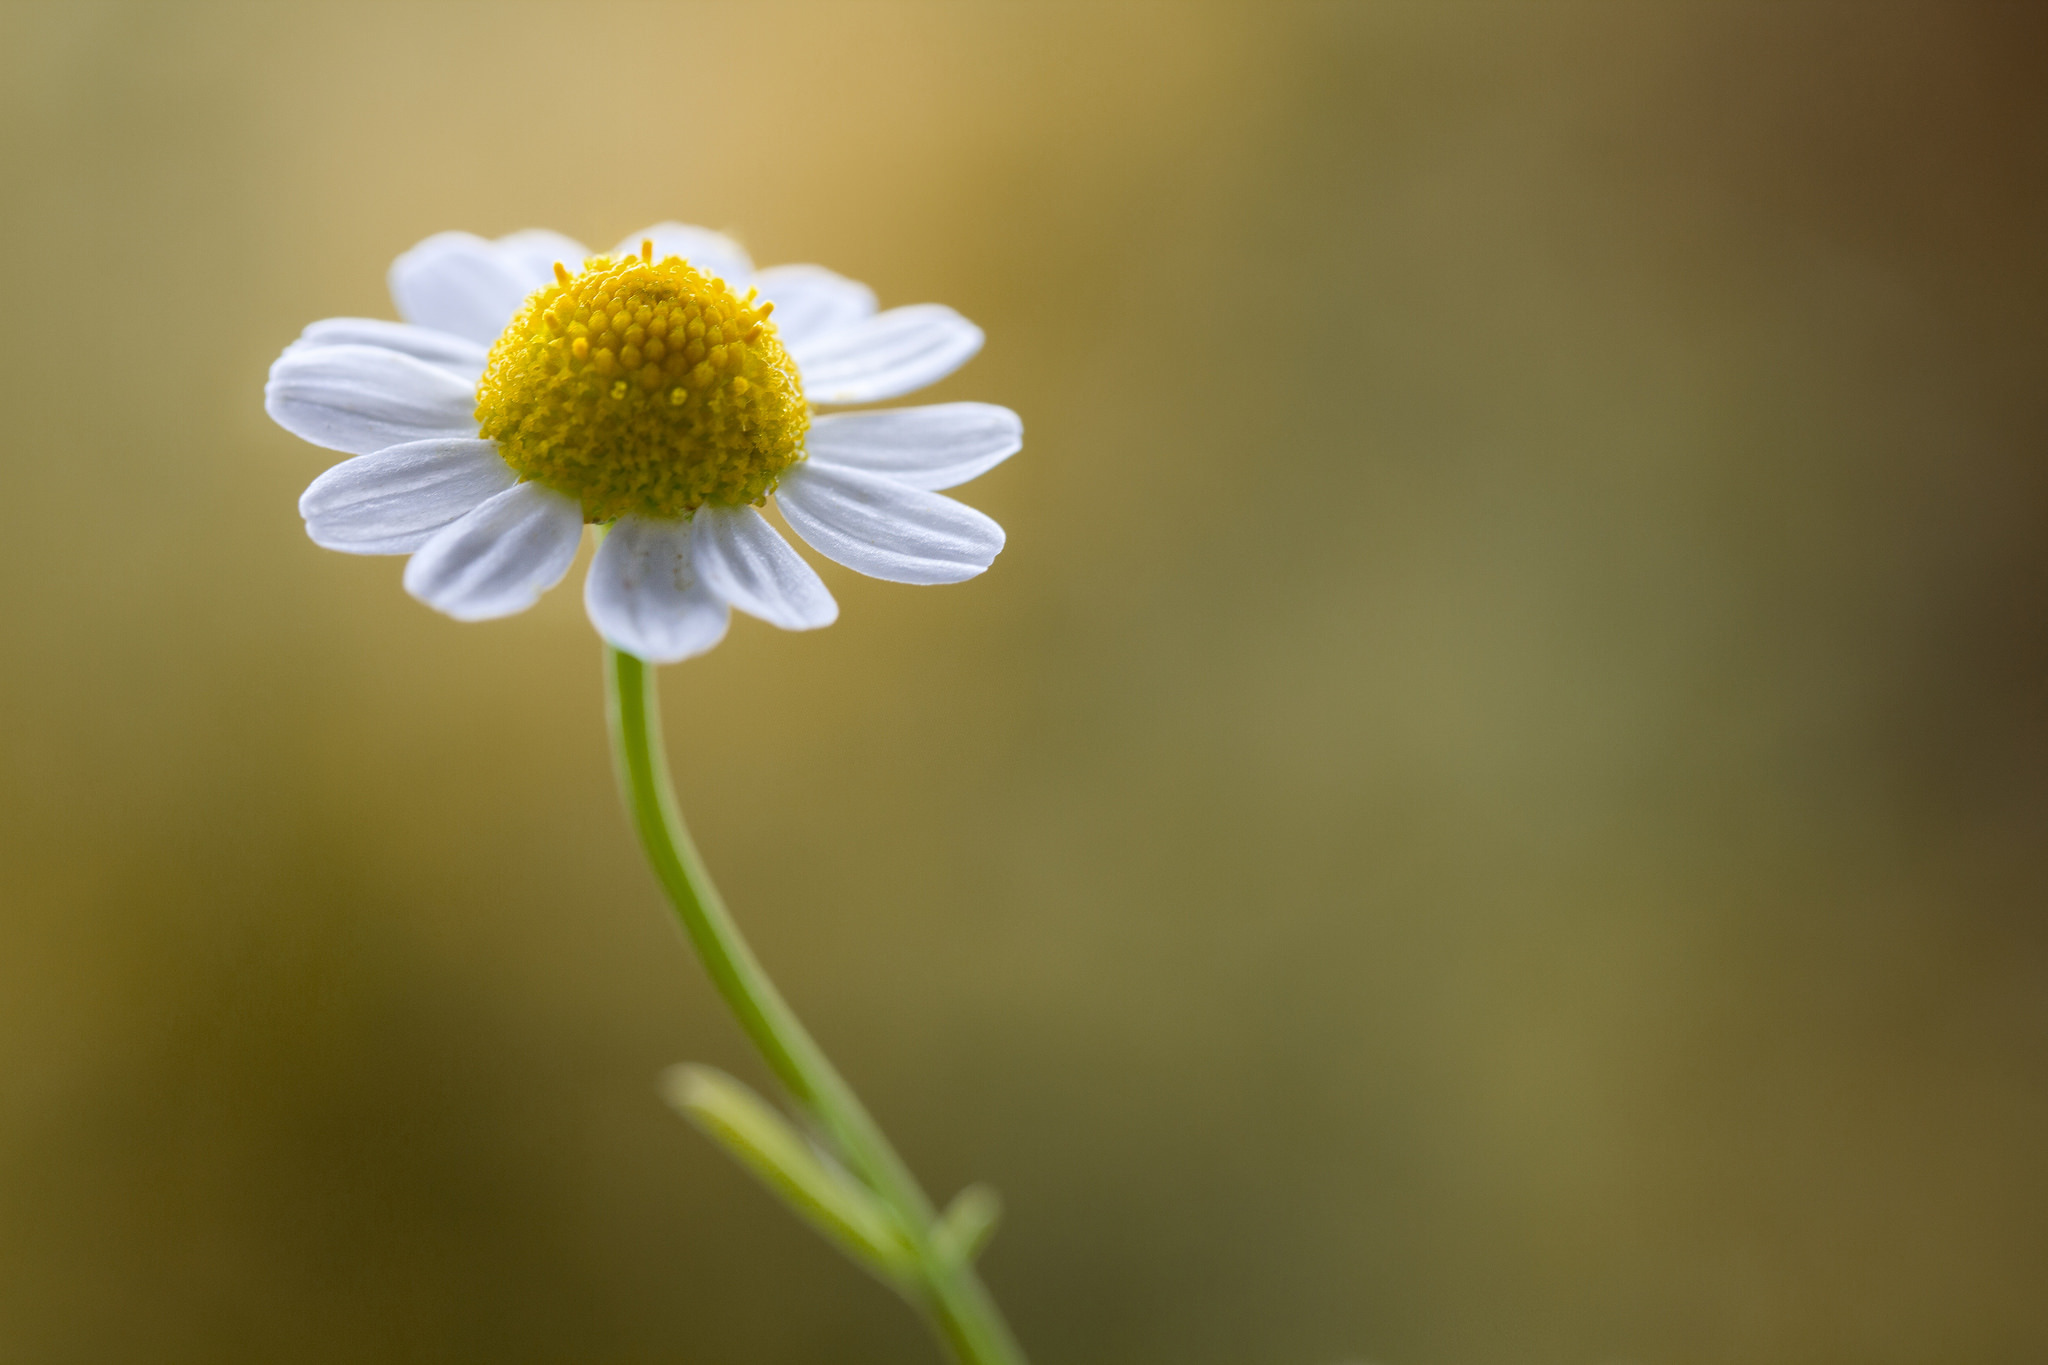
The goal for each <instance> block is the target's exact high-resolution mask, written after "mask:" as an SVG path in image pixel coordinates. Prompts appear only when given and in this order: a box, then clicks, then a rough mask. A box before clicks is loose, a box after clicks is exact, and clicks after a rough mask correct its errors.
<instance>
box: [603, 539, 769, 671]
mask: <svg viewBox="0 0 2048 1365" xmlns="http://www.w3.org/2000/svg"><path fill="white" fill-rule="evenodd" d="M691 531H692V525H691V523H690V522H687V521H680V520H671V519H668V518H663V517H641V516H624V517H620V518H619V519H618V521H617V522H616V523H614V524H613V526H612V529H611V534H609V535H607V536H606V537H605V538H604V544H602V545H600V546H598V547H597V555H596V557H595V558H593V559H592V560H591V561H590V575H589V577H587V578H585V579H584V580H583V609H584V610H585V611H587V612H589V613H590V623H591V624H592V625H594V626H596V627H597V633H598V634H599V635H602V636H603V637H604V638H605V640H606V641H607V642H608V643H609V644H610V645H611V646H612V647H613V648H614V649H621V650H624V651H625V652H626V653H628V654H631V655H634V656H636V657H638V658H641V659H645V660H646V661H647V662H648V663H651V664H672V663H679V662H680V661H682V660H684V659H687V658H689V657H691V656H692V655H695V654H702V653H703V652H704V651H705V650H707V649H710V648H711V647H712V646H713V645H715V644H717V643H718V642H719V641H720V640H723V639H724V638H725V628H726V626H727V625H728V624H729V623H730V621H731V620H732V613H731V612H730V611H729V610H727V608H726V605H725V599H724V598H722V597H720V596H719V595H718V594H717V593H715V592H713V591H711V589H710V587H709V586H708V585H706V584H705V583H704V582H703V581H702V580H700V579H699V578H698V577H697V571H696V568H695V566H694V564H693V563H692V556H691V553H690V541H691Z"/></svg>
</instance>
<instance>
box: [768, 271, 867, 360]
mask: <svg viewBox="0 0 2048 1365" xmlns="http://www.w3.org/2000/svg"><path fill="white" fill-rule="evenodd" d="M753 282H754V287H755V288H756V289H759V290H760V291H761V296H762V297H763V298H768V299H773V300H775V331H776V334H777V335H778V336H780V337H781V338H782V344H783V345H785V346H801V345H803V344H804V343H805V342H807V341H815V340H817V339H818V338H820V337H822V336H824V335H825V334H826V333H827V332H832V331H837V330H838V329H839V328H841V327H849V326H851V325H853V324H854V323H856V322H859V321H860V320H861V319H862V318H865V317H871V316H873V314H874V311H875V291H874V290H872V289H870V288H868V287H867V286H866V285H864V284H862V283H861V282H860V281H859V280H849V279H847V278H846V276H844V275H839V274H835V273H833V272H832V271H830V270H827V269H826V268H825V267H824V266H822V265H771V266H769V267H768V268H767V269H766V270H763V271H761V272H759V273H758V274H756V275H755V276H754V281H753Z"/></svg>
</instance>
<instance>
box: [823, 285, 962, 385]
mask: <svg viewBox="0 0 2048 1365" xmlns="http://www.w3.org/2000/svg"><path fill="white" fill-rule="evenodd" d="M980 349H981V329H980V328H979V327H976V326H975V325H974V324H973V323H971V322H969V321H968V320H967V319H966V318H963V317H961V316H960V315H959V314H958V313H956V312H954V311H953V310H952V309H950V308H948V307H946V305H944V304H942V303H914V304H911V305H910V306H909V307H907V308H891V309H890V310H889V311H888V312H886V313H877V314H875V315H874V316H873V317H871V318H868V319H865V320H864V321H861V322H857V323H854V324H853V325H852V326H851V327H841V328H838V329H837V330H835V331H831V332H827V333H825V334H824V335H823V336H821V337H818V338H816V339H814V340H812V341H809V342H806V343H804V344H802V345H792V346H790V348H789V354H790V356H791V358H792V359H794V360H795V361H796V366H797V369H798V370H800V371H802V373H803V380H804V396H805V397H806V398H809V399H810V400H811V401H812V402H814V403H878V402H880V401H881V400H882V399H884V398H900V397H902V396H903V395H904V394H906V393H909V392H910V391H911V390H913V389H921V388H923V387H924V386H925V385H927V384H932V383H936V382H937V381H939V380H941V379H944V378H945V377H946V376H947V375H949V374H951V373H953V371H955V370H957V369H959V368H960V367H961V366H962V365H965V364H966V363H967V362H968V360H969V359H970V358H972V357H973V355H974V353H975V352H976V351H978V350H980Z"/></svg>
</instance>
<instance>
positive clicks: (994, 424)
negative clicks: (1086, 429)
mask: <svg viewBox="0 0 2048 1365" xmlns="http://www.w3.org/2000/svg"><path fill="white" fill-rule="evenodd" d="M804 445H805V447H806V448H807V449H808V450H809V451H810V454H811V458H812V459H813V460H817V461H822V462H823V463H825V464H834V465H842V466H845V467H847V468H852V469H865V470H866V471H868V473H870V474H884V475H887V476H888V477H889V478H892V479H894V480H896V481H897V482H898V483H907V484H909V485H910V486H911V487H912V488H951V487H953V486H954V485H956V484H963V483H966V482H967V481H968V480H969V479H973V478H978V477H980V476H981V475H983V474H986V473H987V472H988V471H989V470H991V469H994V468H995V467H996V466H997V465H999V464H1001V463H1002V462H1003V461H1004V460H1007V459H1009V458H1010V457H1011V456H1012V455H1015V454H1016V453H1017V452H1018V451H1020V450H1022V449H1023V448H1024V422H1023V420H1022V419H1021V418H1019V417H1018V416H1017V414H1016V413H1014V412H1011V411H1010V410H1009V409H1008V408H999V407H997V406H996V405H995V404H993V403H933V404H931V405H930V406H928V407H922V408H884V409H882V410H880V411H878V412H836V413H830V414H827V415H826V416H823V417H814V418H812V419H811V430H810V434H809V435H807V436H806V437H805V438H804Z"/></svg>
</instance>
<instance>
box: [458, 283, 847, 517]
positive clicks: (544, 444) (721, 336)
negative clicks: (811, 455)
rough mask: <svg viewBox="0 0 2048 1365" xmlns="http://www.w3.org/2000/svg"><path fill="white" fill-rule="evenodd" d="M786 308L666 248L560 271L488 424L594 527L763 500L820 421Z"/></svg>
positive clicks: (491, 393)
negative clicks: (795, 358)
mask: <svg viewBox="0 0 2048 1365" xmlns="http://www.w3.org/2000/svg"><path fill="white" fill-rule="evenodd" d="M774 307H775V305H774V304H772V303H765V302H764V303H756V302H755V301H754V292H753V291H752V290H748V291H747V296H746V298H745V299H740V298H737V297H735V296H734V295H733V292H732V290H731V289H729V288H728V287H727V286H726V284H725V282H724V281H723V280H720V279H717V278H715V277H713V276H710V275H707V274H705V273H704V272H703V271H701V270H698V269H696V268H695V267H694V266H691V265H689V264H688V263H686V262H685V261H684V260H683V259H682V258H681V257H678V256H670V257H669V258H668V259H666V260H662V261H656V260H655V259H654V248H653V245H652V244H651V243H649V244H643V245H642V247H641V249H640V254H639V255H638V256H628V257H626V258H624V259H623V260H616V261H615V260H612V259H610V258H608V257H604V256H598V257H595V258H593V259H591V260H589V261H587V262H585V263H584V267H583V270H582V273H580V274H575V275H572V274H570V272H569V270H568V268H567V267H565V266H562V265H557V266H556V267H555V283H554V284H552V285H550V286H548V287H547V288H546V289H543V290H541V291H540V292H539V293H537V294H535V295H534V296H533V297H532V298H530V299H528V300H527V301H526V307H525V308H524V309H523V310H522V311H521V312H520V314H519V316H518V317H516V318H514V319H513V320H512V325H511V326H510V327H508V328H506V329H505V334H504V335H503V336H501V337H499V338H498V343H497V345H495V346H493V347H492V348H491V357H490V360H489V362H488V363H487V364H486V365H485V367H484V375H483V380H482V382H481V383H480V384H478V386H477V405H476V420H477V425H478V427H479V428H480V429H481V432H482V434H483V435H484V436H486V437H488V438H490V439H491V440H494V441H496V442H497V443H498V450H499V452H500V453H501V454H502V455H503V456H504V457H505V463H507V464H509V465H511V466H512V468H513V469H515V470H517V471H518V472H519V473H520V474H521V475H522V476H523V477H525V478H528V479H532V480H534V481H536V482H538V483H543V484H546V485H547V486H548V487H550V488H554V489H558V490H560V491H561V492H564V493H567V494H569V495H570V496H572V497H576V498H579V499H581V500H582V502H583V516H584V519H585V520H587V521H595V522H606V521H611V520H614V519H615V518H617V517H620V516H623V515H625V514H626V513H628V512H641V513H649V514H652V515H655V516H664V517H678V516H684V515H687V514H688V513H691V512H694V511H696V510H697V509H698V508H699V507H702V506H704V505H705V504H707V503H708V504H710V505H712V506H714V507H738V506H740V505H741V504H743V503H759V502H761V501H762V500H763V499H764V498H766V497H767V496H768V494H769V493H771V492H773V491H774V489H775V481H776V479H777V477H778V476H780V475H781V473H782V471H783V470H785V469H788V468H789V467H790V466H791V465H793V464H795V463H796V462H797V461H798V460H800V459H802V458H803V455H804V432H805V431H806V429H808V427H809V426H810V409H809V408H808V407H807V406H806V405H805V403H804V393H803V385H802V384H801V382H800V381H799V380H798V378H797V371H796V366H795V365H794V364H793V363H791V361H790V358H789V354H788V352H786V351H784V350H783V349H782V343H781V342H780V341H778V340H776V337H775V329H774V328H773V327H772V326H770V325H769V323H768V314H769V313H770V312H771V311H772V310H773V309H774Z"/></svg>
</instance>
